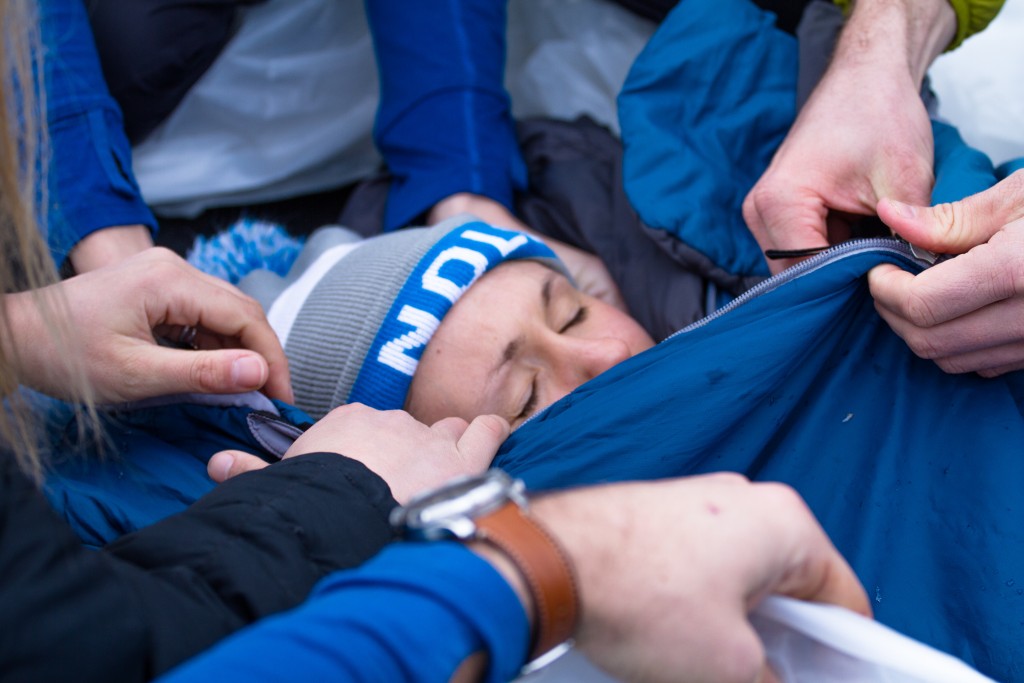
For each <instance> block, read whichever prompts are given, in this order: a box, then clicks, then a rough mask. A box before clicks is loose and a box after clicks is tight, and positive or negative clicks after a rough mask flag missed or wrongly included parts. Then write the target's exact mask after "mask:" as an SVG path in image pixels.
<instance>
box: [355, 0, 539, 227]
mask: <svg viewBox="0 0 1024 683" xmlns="http://www.w3.org/2000/svg"><path fill="white" fill-rule="evenodd" d="M366 6H367V16H368V18H369V21H370V29H371V31H372V32H373V39H374V46H375V50H376V53H377V65H378V68H379V69H380V108H379V110H378V111H377V122H376V126H375V129H374V139H375V140H376V142H377V146H378V148H379V149H380V151H381V153H382V154H383V155H384V159H385V161H386V162H387V165H388V168H389V170H390V171H391V173H392V176H393V181H392V185H391V191H390V193H389V196H388V203H387V208H386V211H385V217H384V227H385V229H386V230H394V229H396V228H401V227H404V226H405V225H407V224H408V223H409V222H410V221H412V220H413V219H415V218H416V217H417V216H418V215H420V214H421V213H423V212H424V211H426V210H428V209H429V208H430V207H432V206H433V205H434V204H436V203H437V202H438V201H440V200H441V199H444V198H445V197H448V196H449V195H452V194H455V193H457V192H472V193H474V194H479V195H483V196H485V197H489V198H491V199H494V200H496V201H498V202H500V203H501V204H503V205H505V207H507V208H511V206H512V195H513V191H514V190H515V189H523V188H524V187H525V186H526V166H525V164H524V162H523V159H522V156H521V155H520V153H519V147H518V143H517V141H516V135H515V127H514V125H513V122H512V114H511V105H510V102H509V97H508V93H506V92H505V88H504V85H503V81H504V71H505V24H506V15H505V2H504V1H503V0H497V1H496V0H441V1H439V2H418V1H416V0H367V3H366Z"/></svg>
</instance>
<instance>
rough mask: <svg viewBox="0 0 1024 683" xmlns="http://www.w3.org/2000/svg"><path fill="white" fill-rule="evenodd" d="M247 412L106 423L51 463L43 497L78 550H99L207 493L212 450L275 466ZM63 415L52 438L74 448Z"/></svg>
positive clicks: (186, 406) (180, 406)
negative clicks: (95, 438)
mask: <svg viewBox="0 0 1024 683" xmlns="http://www.w3.org/2000/svg"><path fill="white" fill-rule="evenodd" d="M275 406H276V407H277V409H278V410H279V411H280V412H281V414H282V417H281V418H280V419H282V421H284V422H287V423H289V424H292V425H294V426H297V427H299V428H300V429H302V428H305V427H308V426H309V425H310V424H311V423H312V420H311V419H310V418H309V416H307V415H306V414H305V413H303V412H302V411H301V410H299V409H298V408H295V407H293V406H289V405H287V404H284V403H280V402H278V401H275ZM253 412H254V410H253V409H252V408H249V407H246V406H244V405H237V406H211V405H199V404H194V403H184V402H182V403H172V404H168V405H163V406H158V407H151V408H140V409H135V410H130V411H122V412H118V413H116V414H113V415H110V416H107V417H105V418H104V421H103V440H102V441H100V442H98V444H97V443H96V442H87V445H86V446H84V447H83V446H79V447H78V448H74V449H72V450H73V451H74V452H75V455H74V457H70V458H67V459H64V460H61V461H58V462H56V463H54V465H53V467H52V470H51V471H50V472H49V473H48V475H47V477H46V483H45V486H44V493H45V494H46V496H47V498H48V499H49V501H50V504H51V505H52V506H53V507H54V509H55V510H56V511H57V513H58V514H60V515H62V516H63V517H64V519H65V520H66V521H67V522H68V524H69V525H70V526H71V528H72V530H73V531H74V532H75V533H76V534H77V535H78V537H79V538H81V539H82V542H83V543H85V544H86V545H89V546H94V547H101V546H104V545H106V544H107V543H110V542H111V541H113V540H115V539H117V538H119V537H121V536H123V535H124V534H127V533H130V532H132V531H136V530H138V529H141V528H144V527H147V526H149V525H150V524H153V523H154V522H158V521H160V520H161V519H164V518H165V517H168V516H170V515H172V514H174V513H177V512H181V511H182V510H184V509H185V508H186V507H187V506H189V505H190V504H192V503H194V502H195V501H197V500H198V499H199V498H201V497H202V496H203V495H204V494H206V493H207V492H209V491H210V490H211V489H212V488H213V487H214V482H213V481H212V480H211V479H210V478H209V476H208V475H207V473H206V463H207V461H208V460H209V459H210V456H212V455H213V454H214V453H216V452H218V451H221V450H225V449H229V448H233V449H238V450H242V451H246V452H249V453H255V454H259V455H261V456H263V457H265V458H266V459H268V460H270V461H274V460H276V456H274V455H273V454H271V453H270V452H268V450H267V449H266V448H265V447H264V445H263V444H262V443H261V442H260V441H259V440H258V439H257V438H256V437H255V436H254V435H253V433H252V430H251V429H250V427H249V423H248V419H249V417H250V416H251V415H252V414H253ZM64 416H65V417H66V420H65V421H64V422H62V423H60V426H59V427H58V428H57V429H56V430H55V431H57V432H58V434H56V435H55V437H54V438H55V439H57V440H63V441H65V442H73V441H74V440H75V439H76V438H77V437H76V434H77V424H76V423H75V422H74V416H73V415H72V414H70V413H66V414H65V415H64ZM57 419H59V418H57ZM63 450H67V449H63Z"/></svg>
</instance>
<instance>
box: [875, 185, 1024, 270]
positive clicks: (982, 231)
mask: <svg viewBox="0 0 1024 683" xmlns="http://www.w3.org/2000/svg"><path fill="white" fill-rule="evenodd" d="M878 215H879V217H880V218H881V219H882V221H884V222H885V224H886V225H888V226H889V227H890V228H892V229H893V230H894V231H895V232H896V233H897V234H898V235H900V236H901V237H903V238H904V239H905V240H907V241H908V242H910V243H911V244H915V245H917V246H920V247H924V248H925V249H930V250H932V251H936V252H940V253H944V254H962V253H964V252H966V251H967V250H969V249H970V248H971V247H974V246H976V245H979V244H982V243H984V242H987V241H988V240H989V238H991V237H992V235H994V234H995V233H997V232H999V230H1001V229H1002V227H1003V226H1004V225H1006V224H1007V223H1011V222H1013V221H1015V220H1018V219H1020V218H1024V171H1017V172H1016V173H1014V174H1013V175H1011V176H1009V177H1007V178H1004V179H1003V180H1002V181H1001V182H999V183H998V184H996V185H994V186H992V187H991V188H989V189H988V190H985V191H984V192H980V193H978V194H976V195H972V196H970V197H967V198H966V199H964V200H962V201H959V202H953V203H951V204H939V205H938V206H933V207H924V206H913V205H909V204H903V203H901V202H896V201H893V200H891V199H883V200H881V201H880V202H879V203H878Z"/></svg>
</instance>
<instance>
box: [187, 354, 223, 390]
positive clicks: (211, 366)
mask: <svg viewBox="0 0 1024 683" xmlns="http://www.w3.org/2000/svg"><path fill="white" fill-rule="evenodd" d="M196 355H197V356H198V358H195V359H194V360H193V361H192V364H191V365H190V366H189V377H188V384H189V386H192V387H195V388H196V389H198V390H199V391H204V392H206V391H213V390H216V389H218V388H219V387H220V385H221V382H220V379H221V378H220V365H219V364H218V363H216V362H215V361H214V359H213V358H212V357H211V356H208V355H206V354H200V353H197V354H196Z"/></svg>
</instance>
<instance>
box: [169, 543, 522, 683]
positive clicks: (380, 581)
mask: <svg viewBox="0 0 1024 683" xmlns="http://www.w3.org/2000/svg"><path fill="white" fill-rule="evenodd" d="M528 634H529V625H528V623H527V620H526V615H525V612H524V611H523V607H522V605H521V604H520V602H519V599H518V598H517V597H516V594H515V593H514V592H513V590H512V589H511V588H510V587H509V585H508V583H506V582H505V580H504V579H502V577H501V575H500V574H499V573H498V572H497V571H496V570H495V569H494V568H493V567H492V566H491V565H490V564H489V563H488V562H487V561H485V560H483V559H482V558H480V557H479V556H477V555H475V554H474V553H472V552H470V551H469V550H467V549H466V548H464V547H463V546H461V545H460V544H457V543H400V544H394V545H392V546H390V547H388V548H386V549H385V550H384V551H382V552H381V553H380V554H379V555H378V556H377V557H375V558H374V559H372V560H370V561H369V562H367V563H366V564H365V565H363V566H362V567H360V568H359V569H355V570H350V571H345V572H337V573H335V574H332V575H331V576H329V577H327V578H326V579H324V580H323V581H321V582H320V583H319V584H318V585H317V587H316V589H315V590H314V591H313V593H312V594H311V595H310V597H309V599H308V600H307V601H306V602H305V603H304V604H303V605H301V606H300V607H298V608H297V609H295V610H293V611H291V612H288V613H286V614H283V615H279V616H276V617H272V618H270V619H266V620H264V621H262V622H260V623H258V624H256V625H255V626H253V627H250V628H248V629H245V630H243V631H240V632H238V633H237V634H235V635H234V636H232V637H230V638H228V639H227V640H225V641H223V642H222V643H220V644H219V645H217V646H216V647H214V648H213V649H211V650H209V651H208V652H206V653H204V654H202V655H200V656H199V657H196V658H195V659H193V660H191V661H189V662H186V663H185V664H183V665H182V666H180V667H178V668H177V669H175V670H174V671H172V672H170V673H169V674H168V675H167V676H165V677H163V678H161V679H160V681H161V683H190V682H191V681H230V680H245V681H253V682H255V683H267V682H269V681H294V680H310V681H368V682H376V681H394V682H396V683H398V682H401V681H409V682H412V681H416V682H423V683H427V682H433V681H436V682H439V683H440V682H446V681H448V680H449V679H450V678H451V676H452V674H453V673H454V672H455V670H456V669H457V668H458V666H459V664H460V663H461V662H462V661H463V660H464V659H466V657H468V656H469V655H471V654H473V653H474V652H479V651H483V652H486V653H487V655H488V656H489V666H488V670H487V675H486V678H485V679H484V680H486V681H488V682H491V683H498V682H499V681H507V680H511V679H512V678H514V677H515V676H516V674H517V672H518V670H519V668H520V667H521V666H522V664H523V662H524V661H525V658H526V651H527V645H528V642H527V641H528Z"/></svg>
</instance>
